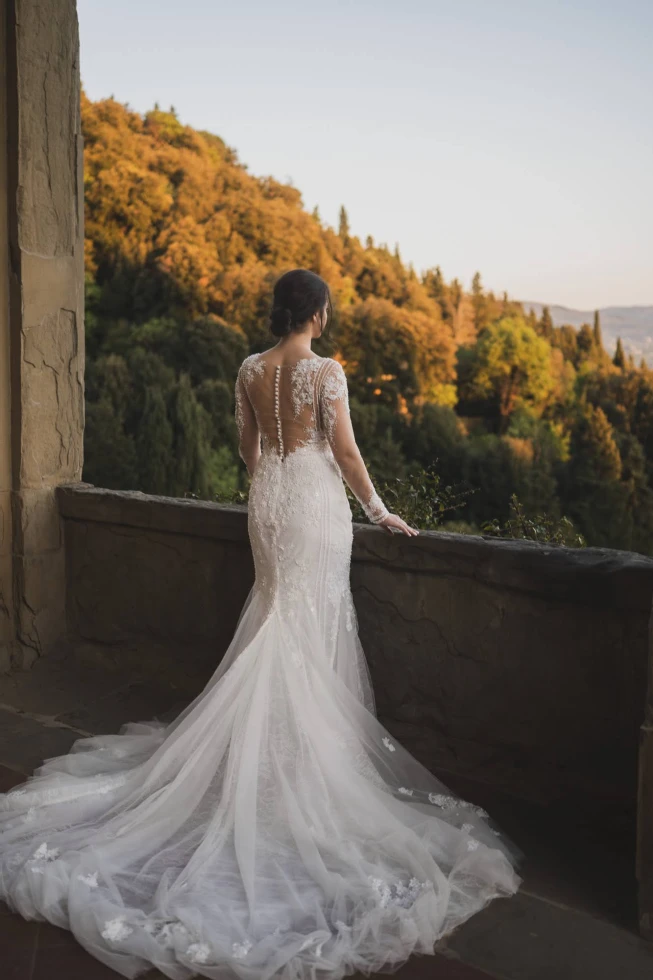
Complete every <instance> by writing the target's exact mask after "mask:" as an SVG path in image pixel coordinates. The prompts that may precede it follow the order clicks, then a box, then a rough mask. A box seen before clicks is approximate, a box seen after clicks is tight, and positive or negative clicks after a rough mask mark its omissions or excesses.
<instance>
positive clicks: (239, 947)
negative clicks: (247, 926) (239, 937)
mask: <svg viewBox="0 0 653 980" xmlns="http://www.w3.org/2000/svg"><path fill="white" fill-rule="evenodd" d="M251 948H252V944H251V943H250V941H249V939H246V940H245V941H244V942H242V943H234V944H233V945H232V947H231V949H232V952H233V955H234V959H236V960H244V959H245V957H246V956H247V954H248V953H249V951H250V949H251Z"/></svg>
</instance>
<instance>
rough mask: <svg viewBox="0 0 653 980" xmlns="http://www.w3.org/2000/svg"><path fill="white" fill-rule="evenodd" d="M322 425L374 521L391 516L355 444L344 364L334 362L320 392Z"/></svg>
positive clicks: (342, 469)
mask: <svg viewBox="0 0 653 980" xmlns="http://www.w3.org/2000/svg"><path fill="white" fill-rule="evenodd" d="M319 407H320V416H321V420H322V426H323V428H324V431H325V432H326V436H327V439H328V440H329V445H330V446H331V451H332V452H333V455H334V458H335V460H336V463H337V464H338V466H339V467H340V472H341V473H342V476H343V478H344V480H345V482H346V483H347V486H348V487H349V488H350V489H351V491H352V493H353V494H354V496H355V497H356V499H357V500H358V501H359V503H360V505H361V507H362V508H363V510H364V511H365V514H366V515H367V517H368V518H369V520H370V521H372V523H373V524H379V523H380V522H381V521H382V520H384V519H385V518H386V517H387V516H388V513H389V511H388V509H387V507H386V506H385V504H384V503H383V501H382V500H381V498H380V497H379V495H378V493H377V492H376V490H375V489H374V484H373V483H372V481H371V480H370V476H369V473H368V472H367V467H366V466H365V463H364V462H363V457H362V456H361V454H360V450H359V448H358V446H357V445H356V437H355V436H354V430H353V427H352V424H351V416H350V414H349V397H348V392H347V378H346V376H345V372H344V371H343V369H342V365H340V364H338V362H337V361H332V362H331V364H330V365H329V368H328V370H327V372H326V375H325V376H324V378H323V380H322V384H321V388H320V392H319Z"/></svg>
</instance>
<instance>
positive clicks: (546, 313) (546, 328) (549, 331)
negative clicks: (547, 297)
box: [539, 306, 553, 341]
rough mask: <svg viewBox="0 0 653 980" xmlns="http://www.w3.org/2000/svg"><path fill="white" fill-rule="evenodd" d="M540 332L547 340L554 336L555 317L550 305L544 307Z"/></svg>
mask: <svg viewBox="0 0 653 980" xmlns="http://www.w3.org/2000/svg"><path fill="white" fill-rule="evenodd" d="M539 332H540V334H541V336H542V337H544V339H545V340H549V341H550V340H551V339H552V338H553V318H552V317H551V310H550V309H549V307H548V306H543V307H542V316H541V317H540V331H539Z"/></svg>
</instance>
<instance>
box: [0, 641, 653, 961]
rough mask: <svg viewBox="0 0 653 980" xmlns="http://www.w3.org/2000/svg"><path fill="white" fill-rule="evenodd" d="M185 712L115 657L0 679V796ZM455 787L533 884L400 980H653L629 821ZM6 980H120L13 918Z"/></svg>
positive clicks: (174, 697) (173, 696) (570, 805)
mask: <svg viewBox="0 0 653 980" xmlns="http://www.w3.org/2000/svg"><path fill="white" fill-rule="evenodd" d="M123 662H124V661H123ZM134 663H138V661H137V660H136V659H134ZM186 702H187V698H185V697H183V696H182V695H181V692H175V691H173V690H171V689H170V688H169V687H165V686H163V685H161V686H157V683H156V681H153V680H152V679H151V678H146V677H139V676H138V673H137V671H130V675H129V677H128V678H126V677H125V674H124V672H123V671H122V670H120V669H119V668H118V666H117V665H116V669H114V670H112V669H111V662H110V658H109V659H107V657H104V656H102V657H100V659H99V660H98V659H95V658H94V655H93V653H92V652H90V653H88V652H87V653H86V654H84V652H83V651H82V652H81V653H80V652H78V654H77V655H76V659H75V660H74V661H71V659H70V653H62V656H61V658H60V659H59V660H57V659H56V658H53V659H51V660H50V661H49V663H37V665H36V666H35V668H34V669H33V670H32V671H30V672H28V673H26V674H22V675H14V676H13V677H11V678H0V792H3V791H6V790H7V789H9V788H10V787H11V786H12V785H15V784H17V783H19V782H21V781H22V780H23V778H24V776H25V775H26V774H28V773H30V772H31V771H32V770H33V769H34V768H35V767H36V766H38V765H39V764H40V762H41V761H42V760H43V759H45V758H48V757H52V756H55V755H60V754H61V753H64V752H66V751H68V749H69V748H70V745H71V744H72V742H73V741H74V740H75V739H76V738H79V737H80V736H83V735H85V734H89V733H97V732H115V731H118V729H119V728H120V726H121V725H122V724H123V723H124V722H126V721H138V720H145V719H149V718H152V717H159V718H163V719H165V718H167V717H174V715H175V714H176V713H177V712H178V710H179V709H180V708H181V707H182V706H183V705H184V704H185V703H186ZM443 778H445V777H444V775H443ZM448 782H449V784H450V785H451V787H452V788H453V789H455V790H456V791H457V792H459V793H460V794H461V795H463V796H466V797H467V799H472V800H474V802H476V803H478V804H480V805H481V806H484V807H485V808H486V809H487V810H488V811H489V812H490V813H491V814H492V816H493V818H494V819H495V821H496V822H497V823H498V824H499V826H501V827H502V828H503V829H504V831H505V832H506V833H508V834H509V835H510V836H511V837H512V839H513V840H514V841H515V842H516V843H517V844H518V845H519V846H520V847H521V848H522V850H523V851H524V853H525V861H524V865H523V867H522V869H521V873H522V875H523V878H524V882H523V886H522V888H521V889H520V892H519V893H518V895H516V896H515V897H514V898H511V899H508V900H506V899H502V900H498V901H496V902H492V903H491V904H490V906H488V908H486V909H484V910H483V911H482V912H480V913H479V914H478V915H476V916H474V917H473V918H472V919H471V920H469V921H468V922H467V923H465V925H464V926H463V927H461V928H460V929H458V930H457V931H456V932H455V933H454V934H453V935H452V936H451V937H449V939H448V940H447V941H445V942H444V943H443V944H442V946H441V952H440V955H437V956H432V957H431V956H429V957H414V958H412V959H411V960H410V961H409V962H408V963H407V964H406V965H405V966H404V967H403V968H402V969H401V970H400V971H399V972H398V974H397V976H398V978H400V980H422V978H424V980H426V978H427V977H428V978H429V980H491V978H494V980H551V978H553V977H555V978H556V980H615V977H617V976H618V977H619V980H651V977H653V946H651V945H649V944H646V943H644V942H643V941H642V940H640V939H639V937H638V936H637V935H636V931H635V921H636V920H635V913H636V907H635V880H634V874H633V854H634V839H633V830H634V817H633V814H632V813H628V812H623V811H622V810H620V809H619V808H618V807H617V808H612V809H606V808H604V810H602V811H601V812H598V813H597V812H596V810H590V811H587V810H586V808H585V807H583V805H582V801H565V803H564V805H562V804H561V805H558V806H557V807H556V806H548V807H546V808H544V807H541V806H536V805H528V804H525V803H523V802H520V803H518V802H517V801H515V800H514V799H508V798H505V797H502V796H501V795H500V794H498V793H497V792H496V791H494V790H492V789H490V788H488V787H484V786H482V785H478V784H475V785H473V786H472V785H465V784H464V783H463V781H461V780H455V779H453V777H452V778H450V779H449V780H448ZM0 977H1V978H2V980H78V978H79V980H102V978H104V980H109V978H111V977H114V978H115V977H117V974H115V973H114V972H113V971H111V970H109V969H108V968H106V967H105V966H103V965H102V964H100V963H99V962H98V961H96V960H95V959H93V958H92V957H90V956H89V955H88V954H87V953H86V952H85V951H84V950H83V949H82V948H81V947H80V946H79V945H78V944H77V943H76V942H75V940H74V939H73V938H72V936H71V935H70V934H69V933H68V932H66V931H63V930H60V929H56V928H54V927H53V926H50V925H48V924H44V923H41V924H39V923H28V922H24V921H23V920H22V919H21V918H20V917H19V916H17V915H12V914H10V913H9V912H8V910H7V909H6V908H4V909H0ZM156 978H159V980H160V975H159V974H157V973H155V972H152V973H150V974H148V975H147V980H156Z"/></svg>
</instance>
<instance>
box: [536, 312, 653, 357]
mask: <svg viewBox="0 0 653 980" xmlns="http://www.w3.org/2000/svg"><path fill="white" fill-rule="evenodd" d="M522 303H523V306H524V310H525V311H526V312H528V310H535V312H536V314H537V315H538V316H539V315H540V314H541V312H542V307H543V306H544V305H545V304H544V303H532V302H531V301H530V300H522ZM549 310H550V311H551V317H552V318H553V322H554V324H555V326H556V327H560V326H562V325H563V324H564V323H568V324H570V326H572V327H580V326H582V324H583V323H590V324H591V323H593V321H594V310H570V309H569V308H568V307H566V306H549ZM599 313H600V315H601V330H602V333H603V342H604V344H605V347H606V349H607V350H609V351H610V353H612V352H613V351H614V349H615V347H616V344H617V337H621V342H622V343H623V345H624V349H625V351H626V353H628V354H632V355H633V356H634V357H636V358H639V357H645V358H646V359H647V361H648V363H649V364H652V365H653V306H606V307H604V308H603V309H601V310H599Z"/></svg>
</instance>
